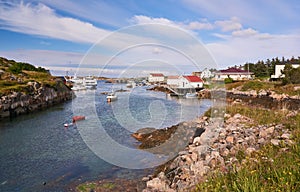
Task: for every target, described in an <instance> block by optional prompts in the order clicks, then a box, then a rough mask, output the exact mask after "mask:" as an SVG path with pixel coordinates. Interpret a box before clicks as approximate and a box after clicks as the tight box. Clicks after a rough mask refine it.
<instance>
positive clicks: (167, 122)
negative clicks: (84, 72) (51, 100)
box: [0, 81, 211, 191]
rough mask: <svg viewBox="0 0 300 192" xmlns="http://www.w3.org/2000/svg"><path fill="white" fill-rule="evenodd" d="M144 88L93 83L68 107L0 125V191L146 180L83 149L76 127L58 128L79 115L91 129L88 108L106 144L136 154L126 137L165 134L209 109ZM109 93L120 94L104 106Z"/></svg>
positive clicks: (195, 101)
mask: <svg viewBox="0 0 300 192" xmlns="http://www.w3.org/2000/svg"><path fill="white" fill-rule="evenodd" d="M146 88H147V87H136V88H133V89H128V90H127V91H124V90H125V89H126V87H125V84H110V83H105V82H102V81H99V82H98V86H97V89H96V90H85V91H79V92H76V95H77V97H76V98H75V99H74V100H73V101H69V102H66V103H64V104H60V105H56V106H54V107H51V108H49V109H46V110H43V111H39V112H35V113H31V114H28V115H22V116H19V117H16V118H13V119H4V120H2V121H1V122H0V146H1V147H0V154H1V155H0V191H66V190H68V187H69V186H70V185H72V184H78V183H82V182H84V181H90V180H97V179H113V178H126V179H137V178H140V177H141V176H143V175H145V174H147V170H145V169H129V168H122V167H121V166H118V165H116V164H115V163H112V162H107V159H106V161H105V160H103V159H102V158H101V157H99V154H95V153H94V151H93V150H91V148H90V147H89V146H88V145H87V144H86V141H85V139H84V137H83V134H82V132H81V129H84V127H82V125H81V126H80V127H79V126H76V125H70V126H68V127H65V126H64V124H70V123H71V122H72V117H73V116H74V115H82V114H83V115H85V116H86V120H85V121H84V122H85V123H86V124H83V125H84V126H89V127H90V126H92V125H89V122H90V121H89V119H91V118H93V117H90V116H89V114H90V113H89V112H88V111H89V110H91V106H92V108H93V111H94V112H95V114H96V117H97V122H98V123H99V126H101V127H102V129H103V130H105V132H106V133H107V135H109V136H110V138H111V139H112V140H114V141H115V142H116V143H118V144H120V145H122V146H126V147H127V148H132V149H133V148H135V149H136V147H137V145H138V143H137V141H136V140H135V139H134V138H132V137H131V134H132V133H133V132H135V131H137V130H138V129H140V128H145V127H154V128H157V129H159V128H165V127H169V126H172V125H175V124H178V123H179V122H182V121H187V120H192V119H194V118H196V117H197V116H200V115H201V114H203V113H204V112H205V111H206V110H207V109H208V108H209V107H210V105H211V101H210V100H198V99H178V98H171V97H169V96H167V95H166V94H165V93H162V92H154V91H148V90H147V89H146ZM111 90H123V91H122V92H116V94H117V96H118V99H117V100H116V101H114V102H111V103H108V102H107V101H106V95H105V94H102V93H104V92H110V91H111ZM79 109H80V110H79ZM78 111H80V112H81V113H80V114H79V113H78ZM86 113H88V114H86ZM93 126H95V125H93ZM96 126H97V125H96ZM112 152H113V151H112ZM100 156H101V155H100ZM104 159H105V158H104Z"/></svg>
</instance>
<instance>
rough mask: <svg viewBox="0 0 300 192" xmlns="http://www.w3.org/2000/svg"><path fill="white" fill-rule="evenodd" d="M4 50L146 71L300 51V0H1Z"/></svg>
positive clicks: (113, 70)
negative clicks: (299, 0)
mask: <svg viewBox="0 0 300 192" xmlns="http://www.w3.org/2000/svg"><path fill="white" fill-rule="evenodd" d="M0 42H1V45H0V56H1V57H6V58H8V59H13V60H16V61H22V62H29V63H31V64H33V65H36V66H42V67H45V68H47V69H50V71H51V73H52V74H54V75H65V74H66V72H68V73H69V74H71V75H72V74H75V73H76V74H82V75H87V74H89V75H101V76H112V77H113V76H115V77H120V76H146V75H147V74H148V73H150V72H163V73H166V74H167V75H173V74H187V73H190V72H192V71H195V70H202V69H204V68H216V69H225V68H228V67H230V66H234V65H243V64H244V63H246V62H257V61H258V60H266V59H271V58H274V57H279V58H281V57H285V58H290V57H292V56H295V57H298V56H300V46H299V42H300V3H299V2H298V0H251V1H246V0H209V1H208V0H144V1H140V0H126V1H124V0H113V1H108V0H76V1H72V0H63V1H61V0H39V1H37V0H22V1H20V0H0Z"/></svg>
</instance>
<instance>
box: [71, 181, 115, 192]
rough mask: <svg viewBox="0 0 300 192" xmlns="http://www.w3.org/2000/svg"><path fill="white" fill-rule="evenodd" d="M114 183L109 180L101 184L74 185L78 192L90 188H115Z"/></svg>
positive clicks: (85, 191) (96, 189)
mask: <svg viewBox="0 0 300 192" xmlns="http://www.w3.org/2000/svg"><path fill="white" fill-rule="evenodd" d="M115 186H116V185H115V184H114V183H111V182H106V183H102V184H98V185H97V184H95V183H83V184H80V185H79V186H77V187H76V189H77V190H78V191H80V192H89V191H91V190H95V191H98V190H100V191H103V190H104V191H106V190H113V189H114V188H115Z"/></svg>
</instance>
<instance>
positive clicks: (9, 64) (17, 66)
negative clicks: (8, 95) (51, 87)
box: [0, 57, 48, 74]
mask: <svg viewBox="0 0 300 192" xmlns="http://www.w3.org/2000/svg"><path fill="white" fill-rule="evenodd" d="M0 66H2V67H6V68H8V71H9V72H11V73H13V74H19V73H21V72H22V71H23V70H26V71H37V72H43V73H48V70H46V69H45V68H43V67H35V66H33V65H31V64H29V63H23V62H16V61H14V60H8V59H6V58H3V57H0Z"/></svg>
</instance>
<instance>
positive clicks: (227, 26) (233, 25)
mask: <svg viewBox="0 0 300 192" xmlns="http://www.w3.org/2000/svg"><path fill="white" fill-rule="evenodd" d="M215 24H216V25H217V26H218V27H220V28H221V30H222V31H225V32H227V31H234V30H240V29H242V24H241V23H240V22H239V20H238V18H237V17H232V18H231V19H230V20H223V21H216V22H215Z"/></svg>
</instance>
